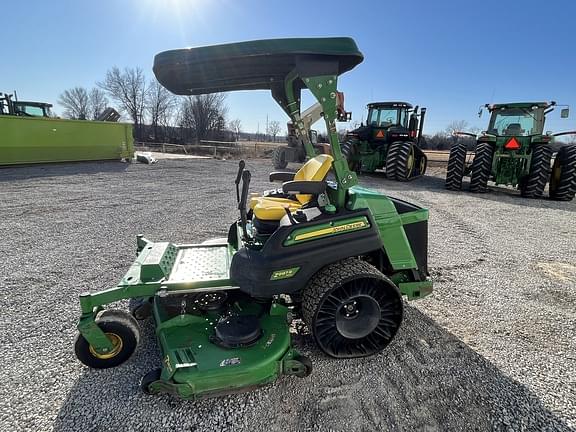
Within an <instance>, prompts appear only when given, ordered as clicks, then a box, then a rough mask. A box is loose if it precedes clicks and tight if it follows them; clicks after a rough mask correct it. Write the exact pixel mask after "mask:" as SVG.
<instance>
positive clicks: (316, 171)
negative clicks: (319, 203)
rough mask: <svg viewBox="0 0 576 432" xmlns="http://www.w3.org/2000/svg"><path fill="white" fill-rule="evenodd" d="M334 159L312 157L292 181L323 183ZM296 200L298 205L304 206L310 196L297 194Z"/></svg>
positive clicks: (329, 157) (323, 156)
mask: <svg viewBox="0 0 576 432" xmlns="http://www.w3.org/2000/svg"><path fill="white" fill-rule="evenodd" d="M333 160H334V158H333V157H332V156H330V155H327V154H321V155H318V156H316V157H313V158H312V159H310V160H309V161H308V162H306V163H305V164H304V165H302V167H301V168H300V169H299V170H298V171H297V172H296V174H294V181H323V180H324V179H325V178H326V176H327V175H328V171H330V167H331V166H332V161H333ZM296 199H297V200H298V201H299V202H300V204H306V203H308V202H309V201H310V200H311V199H312V195H304V194H298V195H296Z"/></svg>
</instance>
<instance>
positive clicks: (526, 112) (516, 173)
mask: <svg viewBox="0 0 576 432" xmlns="http://www.w3.org/2000/svg"><path fill="white" fill-rule="evenodd" d="M555 106H556V102H520V103H504V104H493V105H491V104H486V105H485V108H487V109H488V111H489V112H490V114H491V116H490V122H489V124H488V130H487V131H485V132H482V133H481V134H480V135H479V136H477V135H475V134H471V133H467V132H460V131H455V132H454V134H455V136H459V135H462V136H469V137H472V138H474V139H476V149H475V155H474V158H473V160H472V161H470V160H467V159H468V158H467V151H466V150H467V149H466V144H465V143H464V142H459V143H458V142H457V143H456V144H455V145H453V146H452V148H451V149H450V157H449V160H448V168H447V172H446V188H447V189H449V190H460V189H462V178H463V177H464V176H470V192H478V193H484V192H486V191H487V190H488V181H489V180H492V181H494V183H495V184H496V185H500V184H501V185H508V186H513V187H518V189H519V190H520V194H521V195H522V196H523V197H526V198H539V197H541V196H542V195H543V193H544V189H545V187H546V183H548V182H549V183H550V185H549V194H550V198H551V199H553V200H559V201H570V200H572V199H573V198H574V194H575V193H576V146H574V145H561V144H560V143H555V142H554V138H555V137H557V136H561V135H568V134H574V133H576V132H574V131H571V132H560V133H556V134H552V133H550V132H547V133H544V122H545V120H546V115H547V114H549V113H550V112H552V111H553V110H554V108H555ZM478 114H479V115H481V114H482V109H480V112H479V113H478ZM568 115H569V109H568V108H563V109H562V111H561V117H562V118H567V117H568ZM555 150H556V157H555V158H554V162H553V164H552V156H553V154H554V151H555ZM551 165H552V169H551Z"/></svg>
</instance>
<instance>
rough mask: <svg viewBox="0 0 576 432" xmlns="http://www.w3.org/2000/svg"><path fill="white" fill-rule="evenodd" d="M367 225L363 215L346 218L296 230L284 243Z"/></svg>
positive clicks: (291, 243) (349, 230)
mask: <svg viewBox="0 0 576 432" xmlns="http://www.w3.org/2000/svg"><path fill="white" fill-rule="evenodd" d="M369 227H370V223H369V222H368V219H366V218H365V217H361V218H356V219H347V220H344V221H340V222H333V223H329V224H321V225H318V226H315V227H310V228H307V229H305V230H304V229H302V230H296V231H295V232H294V233H293V234H292V235H291V236H290V237H288V238H287V239H286V241H285V242H284V245H285V246H290V245H293V244H296V243H299V242H303V241H307V240H315V239H317V238H321V237H327V236H331V235H335V234H342V233H346V232H351V231H359V230H362V229H365V228H369Z"/></svg>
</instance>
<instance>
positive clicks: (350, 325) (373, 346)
mask: <svg viewBox="0 0 576 432" xmlns="http://www.w3.org/2000/svg"><path fill="white" fill-rule="evenodd" d="M302 312H303V316H304V321H305V322H306V325H307V326H308V328H309V329H310V331H311V333H312V335H313V336H314V339H315V340H316V343H317V344H318V346H319V347H320V349H321V350H322V351H324V352H325V353H326V354H328V355H330V356H332V357H336V358H350V357H364V356H369V355H372V354H376V353H378V352H380V351H382V350H383V349H384V348H385V347H386V346H387V345H388V344H389V343H390V342H391V341H392V339H393V338H394V336H395V335H396V332H397V331H398V329H399V328H400V324H401V322H402V314H403V305H402V296H401V294H400V291H398V288H397V287H396V285H394V283H393V282H392V281H391V280H390V279H388V278H387V277H386V276H384V275H383V274H382V273H381V272H379V271H378V270H377V269H376V268H375V267H374V266H372V265H370V264H368V263H367V262H365V261H361V260H360V259H357V258H349V259H346V260H343V261H340V262H338V263H335V264H332V265H329V266H327V267H325V268H323V269H322V270H320V271H319V272H318V273H317V274H316V275H314V277H313V278H312V280H311V282H310V284H309V285H308V286H307V287H306V288H305V289H304V293H303V298H302Z"/></svg>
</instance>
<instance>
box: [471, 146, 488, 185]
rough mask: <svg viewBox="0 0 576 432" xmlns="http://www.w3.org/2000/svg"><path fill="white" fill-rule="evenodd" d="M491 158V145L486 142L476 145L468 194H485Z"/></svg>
mask: <svg viewBox="0 0 576 432" xmlns="http://www.w3.org/2000/svg"><path fill="white" fill-rule="evenodd" d="M493 158H494V147H493V146H492V144H490V143H486V142H482V143H477V144H476V155H475V156H474V161H473V162H472V171H471V173H470V192H476V193H485V192H486V191H487V190H488V180H489V179H490V174H492V159H493Z"/></svg>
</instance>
